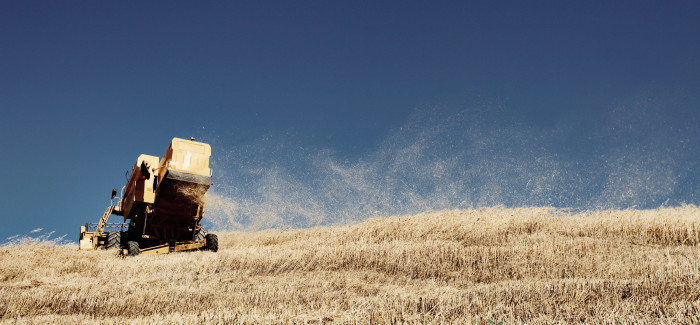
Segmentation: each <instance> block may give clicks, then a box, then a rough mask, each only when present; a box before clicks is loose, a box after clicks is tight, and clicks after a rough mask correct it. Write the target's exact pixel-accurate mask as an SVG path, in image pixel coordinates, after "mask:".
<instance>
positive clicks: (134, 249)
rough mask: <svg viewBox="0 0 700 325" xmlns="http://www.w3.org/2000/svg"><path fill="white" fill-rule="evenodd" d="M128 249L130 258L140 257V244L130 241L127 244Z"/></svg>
mask: <svg viewBox="0 0 700 325" xmlns="http://www.w3.org/2000/svg"><path fill="white" fill-rule="evenodd" d="M126 248H127V249H128V250H129V256H136V255H139V242H137V241H128V242H126Z"/></svg>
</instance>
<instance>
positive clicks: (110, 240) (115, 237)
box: [105, 231, 122, 249]
mask: <svg viewBox="0 0 700 325" xmlns="http://www.w3.org/2000/svg"><path fill="white" fill-rule="evenodd" d="M121 242H122V234H121V233H120V232H119V231H108V232H107V245H105V248H106V249H110V248H120V247H121V246H122V244H121Z"/></svg>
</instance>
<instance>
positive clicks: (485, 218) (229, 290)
mask: <svg viewBox="0 0 700 325" xmlns="http://www.w3.org/2000/svg"><path fill="white" fill-rule="evenodd" d="M219 238H220V246H221V249H220V251H219V252H218V253H212V252H191V253H178V254H169V255H161V256H152V257H147V256H137V257H131V258H126V259H122V258H119V257H117V256H116V251H105V250H100V251H96V252H80V251H77V247H76V246H73V245H68V246H61V245H58V246H57V245H53V244H51V243H40V244H33V245H14V246H5V247H0V320H2V322H11V323H15V322H16V323H20V324H21V323H27V324H29V323H49V322H50V323H65V324H68V323H70V324H73V323H80V322H84V323H95V322H96V320H99V322H100V323H104V324H110V323H119V324H121V323H130V324H133V323H136V324H153V323H164V324H200V323H226V324H229V323H232V324H237V323H251V322H255V323H396V322H409V323H475V324H484V323H486V322H487V321H489V320H492V321H494V322H496V323H497V322H501V321H503V322H504V324H516V323H525V322H527V323H532V324H538V323H559V322H562V323H579V322H582V323H591V324H594V323H603V322H608V323H613V322H614V323H617V324H632V323H635V324H637V323H658V322H661V321H668V322H672V323H699V322H700V316H698V315H700V245H699V244H700V208H698V207H695V206H684V207H678V208H661V209H657V210H618V211H615V210H612V211H598V212H591V213H584V214H570V213H565V212H562V211H558V210H554V209H547V208H519V209H507V208H489V209H480V210H462V211H443V212H432V213H424V214H419V215H415V216H407V217H389V218H382V219H371V220H367V221H365V222H363V223H361V224H357V225H351V226H338V227H321V228H313V229H305V230H290V231H263V232H257V233H226V234H223V233H222V234H219Z"/></svg>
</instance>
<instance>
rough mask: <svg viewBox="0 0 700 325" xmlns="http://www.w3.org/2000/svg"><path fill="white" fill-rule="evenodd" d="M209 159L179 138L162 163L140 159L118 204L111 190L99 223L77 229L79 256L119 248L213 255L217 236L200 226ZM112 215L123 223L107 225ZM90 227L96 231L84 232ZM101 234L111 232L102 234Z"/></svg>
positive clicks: (207, 152)
mask: <svg viewBox="0 0 700 325" xmlns="http://www.w3.org/2000/svg"><path fill="white" fill-rule="evenodd" d="M210 157H211V147H210V146H209V145H208V144H206V143H202V142H196V141H194V140H184V139H179V138H173V140H172V141H171V142H170V146H168V149H167V150H166V151H165V154H163V157H162V158H159V157H156V156H151V155H145V154H142V155H140V156H139V157H138V158H137V159H136V164H134V165H133V166H132V167H131V169H130V170H128V171H127V183H126V185H124V187H123V188H122V191H121V195H120V197H119V199H118V202H116V203H115V202H114V201H116V190H113V191H112V202H111V204H110V206H109V207H107V210H105V213H104V214H103V215H102V218H100V221H99V222H98V223H96V224H90V223H88V224H86V225H85V226H83V227H80V241H79V244H80V250H94V249H97V248H99V247H104V248H121V249H123V250H124V251H126V252H128V255H138V254H161V253H170V252H173V251H183V250H192V249H209V250H212V251H217V250H218V239H217V237H216V235H215V234H212V233H208V232H207V231H206V230H204V229H203V228H202V226H201V224H200V221H201V220H202V218H203V217H204V203H205V201H206V196H205V194H206V191H207V190H208V189H209V187H210V186H211V185H212V181H211V176H212V170H211V168H209V158H210ZM112 214H114V215H119V216H123V217H124V219H123V220H124V223H111V224H110V223H108V222H107V221H108V219H109V216H110V215H112ZM127 220H129V222H128V223H127ZM90 227H94V228H95V230H94V231H92V232H90V231H88V230H89V228H90ZM106 228H111V229H113V230H111V231H108V232H106V233H105V232H104V230H105V229H106ZM117 229H118V230H117ZM125 229H126V230H125Z"/></svg>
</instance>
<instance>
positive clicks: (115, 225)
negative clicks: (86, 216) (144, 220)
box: [85, 222, 129, 232]
mask: <svg viewBox="0 0 700 325" xmlns="http://www.w3.org/2000/svg"><path fill="white" fill-rule="evenodd" d="M98 225H99V223H98V222H86V223H85V229H86V231H88V232H90V231H91V229H92V231H95V230H97V226H98ZM128 228H129V223H128V222H109V223H106V224H105V227H104V229H103V231H108V230H119V231H126V230H127V229H128Z"/></svg>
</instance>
